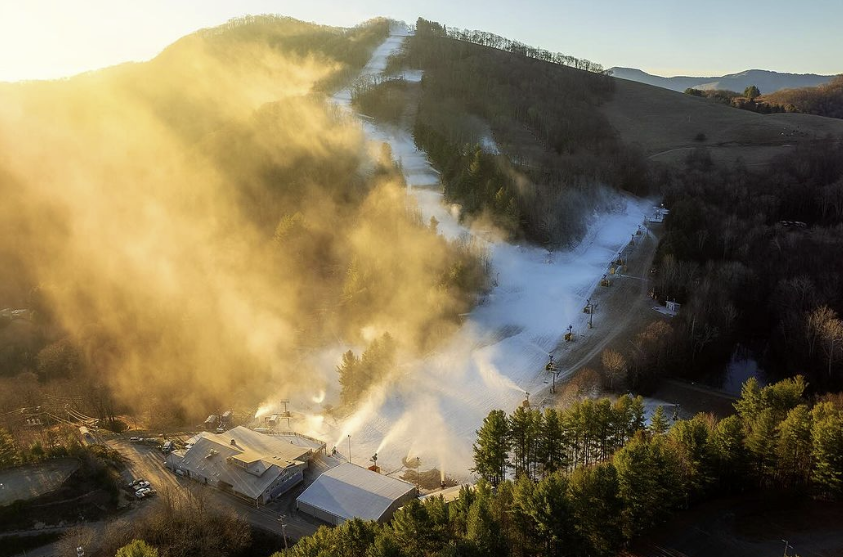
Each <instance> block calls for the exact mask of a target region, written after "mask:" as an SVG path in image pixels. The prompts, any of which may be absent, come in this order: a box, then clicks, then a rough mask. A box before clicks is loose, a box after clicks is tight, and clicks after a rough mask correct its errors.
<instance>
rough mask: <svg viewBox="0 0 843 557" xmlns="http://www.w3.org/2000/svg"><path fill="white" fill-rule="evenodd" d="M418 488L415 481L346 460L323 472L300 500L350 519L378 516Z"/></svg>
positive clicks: (373, 518)
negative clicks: (412, 482)
mask: <svg viewBox="0 0 843 557" xmlns="http://www.w3.org/2000/svg"><path fill="white" fill-rule="evenodd" d="M414 490H415V486H414V485H413V484H410V483H407V482H405V481H402V480H398V479H395V478H390V477H389V476H382V475H381V474H378V473H377V472H372V471H371V470H367V469H366V468H362V467H360V466H357V465H355V464H349V463H345V464H340V465H339V466H337V467H335V468H331V469H330V470H328V471H327V472H325V473H324V474H322V475H321V476H319V478H317V479H316V481H315V482H313V483H312V484H311V485H310V487H308V488H307V489H305V490H304V493H302V494H301V495H299V497H298V499H296V501H298V502H303V503H306V504H308V505H311V506H313V507H316V508H318V509H322V510H323V511H325V512H328V513H330V514H332V515H334V516H338V517H341V518H343V519H346V520H349V519H352V518H355V517H357V518H361V519H363V520H378V519H379V518H381V517H382V516H383V514H384V513H385V512H386V510H387V509H388V508H389V506H390V505H392V503H393V502H395V501H396V500H398V499H400V498H402V497H403V496H405V495H407V494H408V493H410V492H412V491H414Z"/></svg>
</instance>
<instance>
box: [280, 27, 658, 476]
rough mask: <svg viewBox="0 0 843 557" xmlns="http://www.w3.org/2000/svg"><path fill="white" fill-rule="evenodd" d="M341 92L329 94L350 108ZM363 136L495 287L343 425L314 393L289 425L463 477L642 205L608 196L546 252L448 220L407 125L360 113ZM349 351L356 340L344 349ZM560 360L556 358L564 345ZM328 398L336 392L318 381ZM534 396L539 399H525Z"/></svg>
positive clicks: (540, 381) (527, 387) (330, 356)
mask: <svg viewBox="0 0 843 557" xmlns="http://www.w3.org/2000/svg"><path fill="white" fill-rule="evenodd" d="M406 35H407V33H406V31H404V32H401V31H399V32H394V34H393V35H392V36H390V37H389V38H388V39H387V40H386V41H385V42H384V43H383V44H382V45H381V46H380V47H378V48H377V49H376V50H375V52H374V54H373V56H372V59H371V60H370V62H369V63H368V64H367V65H366V67H365V68H364V70H363V73H364V74H367V75H377V74H378V73H380V72H382V71H383V69H384V68H385V66H386V60H387V58H388V57H389V55H390V54H391V53H393V52H395V51H396V50H397V49H398V48H400V46H401V44H402V42H403V40H404V37H405V36H406ZM350 98H351V96H350V92H349V91H348V90H345V91H341V92H339V93H338V94H337V95H335V96H334V98H333V101H334V102H335V103H336V104H337V105H339V106H343V107H346V108H347V109H349V110H350ZM361 125H362V126H363V128H364V130H365V132H366V134H367V135H368V136H369V137H370V139H371V140H372V141H375V142H386V143H388V144H389V145H390V146H391V148H392V153H393V156H394V157H395V159H396V160H398V161H400V162H401V164H402V167H403V169H404V173H405V176H406V179H407V184H408V194H410V195H413V196H414V197H415V199H416V201H417V203H418V205H419V208H420V209H421V211H422V214H423V217H424V219H425V220H428V219H429V218H430V217H431V216H435V217H436V219H437V220H438V221H439V228H438V230H439V232H440V233H441V234H443V235H445V236H446V237H448V238H452V239H453V238H459V237H461V236H465V235H470V236H473V237H474V238H475V239H476V240H477V241H480V242H483V243H484V244H485V245H486V247H487V248H488V250H489V253H490V256H491V260H492V264H493V271H492V272H493V277H494V278H495V280H496V282H497V286H496V287H495V288H494V289H493V290H492V291H491V293H490V294H489V296H488V297H487V299H486V300H485V303H483V304H482V305H480V306H478V307H477V308H476V309H475V310H474V311H473V312H472V313H471V314H469V315H468V316H467V319H466V322H465V323H464V325H463V326H462V328H461V329H460V330H459V332H458V333H457V334H456V335H454V337H453V338H452V339H450V341H448V342H447V343H446V345H445V346H443V347H441V348H440V349H439V350H438V351H437V352H436V353H434V354H430V355H428V356H426V357H425V358H423V359H420V360H417V361H412V362H404V363H402V365H401V367H402V370H401V371H402V373H401V374H400V378H399V379H397V380H395V381H393V382H391V383H390V384H388V385H385V386H383V387H382V388H380V389H378V390H377V392H375V393H373V394H372V395H371V396H370V397H369V399H368V400H367V401H365V402H363V403H362V404H361V405H360V407H359V408H358V409H357V411H356V412H355V413H354V414H352V415H351V416H350V417H348V418H346V419H345V420H343V421H342V422H333V421H331V419H330V418H323V417H322V416H321V415H319V414H320V412H321V406H320V404H321V403H322V402H323V399H325V394H324V393H320V394H319V395H317V397H315V398H314V402H313V404H311V405H310V406H309V407H307V405H305V406H304V407H302V408H301V410H304V411H305V414H306V415H307V416H308V417H307V420H306V421H305V422H302V423H297V424H296V427H297V428H303V429H308V431H304V433H307V434H310V435H314V436H317V437H320V438H322V439H325V440H326V441H327V442H328V446H329V449H330V448H331V446H332V445H336V448H337V450H338V451H339V452H340V453H342V454H347V453H348V441H349V438H348V436H349V435H350V436H351V438H350V440H351V451H352V454H351V457H352V460H353V461H354V462H357V463H358V464H366V463H367V462H368V459H369V458H370V456H371V455H373V454H374V453H375V452H377V453H378V456H379V460H378V463H379V464H380V465H381V466H382V467H383V469H384V470H386V471H390V470H394V469H397V468H400V466H401V460H402V457H407V456H409V457H410V458H411V459H414V458H415V457H419V458H420V459H421V466H422V468H423V469H428V468H433V467H434V466H435V467H439V468H440V469H441V470H444V471H445V472H446V473H448V474H449V475H451V476H453V477H455V478H458V479H468V477H469V476H470V473H469V469H470V468H471V466H472V443H473V440H474V437H475V435H474V434H475V430H477V429H478V428H479V427H480V425H481V424H482V421H483V418H484V417H485V416H486V415H487V414H488V412H489V411H490V410H492V409H495V408H501V409H506V410H511V409H513V408H515V406H516V405H518V404H519V403H520V402H521V401H522V400H524V397H525V392H529V393H531V394H533V395H536V394H538V393H539V392H540V391H542V390H545V389H546V388H547V385H546V383H545V380H546V379H547V378H546V373H545V372H544V365H545V364H546V362H547V356H548V353H549V352H551V351H552V350H554V349H555V347H556V346H557V344H558V342H559V340H560V338H561V336H562V335H563V334H564V332H565V330H566V329H567V327H568V326H569V325H573V327H574V330H575V331H577V332H579V333H583V334H585V333H586V324H585V318H586V316H585V314H583V313H582V307H583V306H584V305H585V299H586V298H587V297H588V296H589V295H590V294H591V292H592V291H593V289H594V288H595V286H596V284H597V282H598V281H599V279H600V277H601V276H602V275H603V274H604V273H605V272H606V269H607V266H608V264H609V261H610V260H611V259H612V258H613V256H614V255H615V254H617V253H618V251H619V250H620V249H621V248H622V247H623V246H624V245H625V244H626V242H628V241H629V238H630V234H631V233H632V232H634V231H635V230H636V229H637V227H638V225H639V224H640V223H641V222H642V221H643V219H644V215H645V211H647V210H648V208H649V204H648V203H647V202H644V201H640V200H634V199H632V198H627V197H620V196H619V197H618V204H617V205H618V208H617V211H616V212H614V213H611V214H600V215H594V217H593V219H592V223H591V225H590V227H589V232H588V234H587V235H586V237H585V239H584V240H583V241H582V242H581V244H580V245H579V246H578V247H577V248H575V249H573V250H570V251H567V252H559V253H554V254H548V252H547V251H545V250H543V249H540V248H537V247H531V246H518V245H512V244H509V243H506V242H501V241H496V240H493V239H489V240H486V239H483V238H480V237H478V236H477V235H476V234H474V233H473V232H472V231H471V230H469V229H467V228H466V227H465V226H463V225H462V224H461V223H460V222H459V211H458V209H457V208H456V207H454V206H448V205H447V204H445V203H444V200H443V196H442V193H441V192H440V189H441V188H439V174H438V172H436V170H434V169H433V167H432V166H431V165H430V162H429V161H428V159H427V157H426V156H425V154H424V153H423V152H421V151H419V150H418V149H417V148H416V146H415V144H414V143H413V140H412V137H411V136H410V135H409V133H407V132H406V131H403V130H400V129H396V128H393V127H387V126H380V125H376V124H374V123H373V122H371V121H369V120H364V121H362V123H361ZM349 348H350V347H347V346H337V347H335V348H334V349H332V350H328V351H326V352H325V353H323V354H322V355H321V358H322V359H323V360H322V361H323V365H325V366H326V367H328V369H329V372H328V373H333V369H334V368H335V366H336V364H337V363H338V362H339V355H340V354H341V353H342V351H343V350H347V349H349ZM353 348H355V349H359V347H353ZM562 357H563V359H562V360H561V363H562V365H563V366H564V354H563V355H562ZM329 391H332V392H329V394H328V397H327V401H328V402H331V401H332V400H331V399H332V398H333V397H334V396H335V395H336V388H332V389H329ZM532 400H533V401H534V402H536V401H538V400H540V399H539V398H537V397H536V396H534V397H532Z"/></svg>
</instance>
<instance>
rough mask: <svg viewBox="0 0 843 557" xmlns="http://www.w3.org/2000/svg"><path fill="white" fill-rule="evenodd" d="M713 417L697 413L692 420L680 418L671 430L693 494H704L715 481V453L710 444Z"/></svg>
mask: <svg viewBox="0 0 843 557" xmlns="http://www.w3.org/2000/svg"><path fill="white" fill-rule="evenodd" d="M710 435H711V418H710V417H709V416H706V415H705V414H697V415H696V416H694V417H693V418H692V419H690V420H680V421H679V422H677V423H676V425H675V426H674V427H673V429H671V430H670V439H671V440H673V441H674V443H675V445H676V447H677V449H678V450H679V456H680V457H681V458H682V460H683V463H684V465H683V467H682V468H683V470H684V476H685V477H684V481H685V484H686V486H687V488H688V489H689V490H690V492H691V493H692V494H695V495H702V494H704V493H705V492H706V491H707V490H708V488H709V487H710V485H711V484H712V483H713V482H714V481H715V479H716V478H715V471H714V455H713V453H712V449H711V447H710V446H709V437H710Z"/></svg>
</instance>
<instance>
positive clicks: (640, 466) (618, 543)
mask: <svg viewBox="0 0 843 557" xmlns="http://www.w3.org/2000/svg"><path fill="white" fill-rule="evenodd" d="M804 389H805V384H804V382H803V381H802V379H801V378H797V379H795V380H788V381H783V382H780V383H777V384H774V385H770V386H768V387H764V388H763V389H762V388H759V387H758V385H757V383H755V382H754V381H750V382H748V383H747V384H746V385H745V386H744V390H743V395H742V397H741V398H740V400H739V401H738V402H737V403H736V405H735V407H736V409H737V414H736V415H734V416H730V417H728V418H725V419H723V420H719V421H718V420H716V419H715V418H713V417H712V416H710V415H706V414H699V415H697V416H695V417H694V418H692V419H690V420H675V421H674V422H673V423H671V420H669V419H668V418H667V417H666V416H665V415H664V412H663V411H662V410H661V409H657V411H656V413H655V414H654V415H653V417H652V419H651V420H650V423H649V424H648V425H645V422H644V419H643V416H642V415H641V412H640V399H639V400H636V399H632V398H630V397H626V398H625V399H618V400H617V401H616V402H614V403H611V402H610V401H608V400H600V401H594V402H591V403H590V405H591V406H590V408H591V409H592V410H593V411H591V412H588V411H584V410H583V409H584V408H585V407H584V406H583V407H582V408H580V409H578V410H571V411H553V412H551V413H547V412H546V413H545V414H543V415H540V414H538V413H537V412H536V411H534V410H530V409H518V410H516V411H515V413H513V414H511V415H510V416H506V415H505V414H504V413H503V412H502V411H493V412H492V413H490V414H489V416H488V417H487V418H486V420H485V422H484V426H483V428H481V430H480V431H478V441H477V444H476V445H475V447H476V448H479V447H480V446H481V445H483V446H485V445H486V441H482V440H483V438H484V436H486V437H488V439H487V441H491V440H496V441H495V443H496V444H497V445H498V446H499V447H500V449H502V450H503V451H505V452H506V455H507V456H506V461H505V462H504V466H505V467H506V470H507V471H508V470H514V474H515V478H514V479H510V477H509V473H508V472H507V476H508V477H507V479H503V478H502V477H501V475H500V471H499V469H498V467H497V465H494V466H492V467H490V468H487V467H486V464H485V459H486V454H487V453H486V452H485V450H481V451H480V453H479V454H478V459H477V460H476V467H477V470H478V473H480V474H481V475H482V476H483V477H484V478H483V479H481V480H480V482H478V484H477V485H476V486H475V487H474V488H472V489H469V488H463V490H462V491H461V492H460V495H459V497H458V498H457V499H456V500H454V501H452V502H450V503H447V504H446V503H445V502H444V501H443V500H442V499H441V498H430V499H427V500H425V501H424V502H419V501H413V502H411V503H409V504H407V505H405V506H404V508H402V509H400V510H399V511H398V512H396V514H395V516H394V518H393V520H392V522H390V523H389V524H386V525H379V524H377V523H374V522H369V523H366V522H363V521H360V520H353V521H349V522H346V523H344V524H343V525H341V526H339V527H337V528H333V529H330V528H327V527H323V528H320V530H319V531H318V532H317V533H316V534H315V535H314V536H311V537H308V538H304V539H302V540H300V541H299V542H298V543H297V544H296V545H295V546H294V547H293V548H292V549H290V550H289V551H288V552H286V553H283V554H280V553H279V554H276V557H279V556H280V555H285V554H286V555H294V556H297V557H305V556H307V557H311V556H316V555H323V554H325V553H326V552H330V553H331V554H335V555H348V556H352V555H371V556H396V557H397V556H408V557H409V556H418V555H454V554H456V555H477V556H486V555H488V556H506V555H517V556H525V555H559V556H561V555H583V556H585V555H591V556H595V555H597V556H600V555H605V556H609V555H616V554H617V551H618V550H619V549H620V548H621V547H622V546H623V545H624V544H626V543H628V542H629V541H631V540H634V539H636V538H637V537H639V536H641V535H642V534H646V533H647V531H648V530H649V529H651V528H653V527H654V526H656V525H658V524H661V523H663V522H666V521H667V520H669V519H670V518H671V517H673V516H674V514H675V513H676V511H678V510H680V509H685V508H687V507H688V506H689V505H694V504H696V503H698V502H701V501H703V500H705V499H707V498H711V497H715V496H719V495H729V494H736V493H741V492H745V491H751V490H756V489H789V490H793V491H794V492H800V491H802V490H808V491H809V492H810V493H812V494H814V495H815V496H818V497H840V496H841V495H843V404H841V400H840V398H839V397H837V398H834V397H832V398H829V399H828V400H821V401H817V402H816V403H815V404H813V405H812V404H810V403H809V402H807V401H806V400H805V398H804V396H803V395H804ZM581 404H585V403H581ZM598 408H603V409H604V410H603V411H597V409H598ZM530 415H532V416H533V417H532V418H526V416H530ZM575 416H578V417H577V418H575ZM612 416H614V421H613V419H612V418H611V417H612ZM556 421H559V422H561V423H563V424H565V423H569V424H572V423H573V422H581V423H582V425H581V426H573V425H568V426H563V427H561V428H557V426H555V425H548V424H554V423H555V422H556ZM528 422H532V423H538V424H539V427H538V428H534V429H532V430H531V429H530V428H529V427H527V428H525V427H524V426H523V425H522V424H524V423H528ZM502 424H503V425H502ZM542 424H543V425H542ZM609 424H614V427H611V426H610V425H609ZM543 429H544V430H545V432H544V433H543V432H542V430H543ZM531 431H532V432H531ZM551 431H553V432H554V433H550V432H551ZM492 432H495V433H492ZM585 432H593V433H592V434H586V433H585ZM601 432H602V433H601ZM584 435H586V436H588V437H589V441H588V442H584V441H582V438H583V436H584ZM557 438H558V441H557ZM525 439H526V440H527V441H528V442H527V444H526V445H525V442H524V440H525ZM529 443H532V446H535V447H537V449H536V451H535V453H532V454H547V451H546V450H545V451H544V453H543V450H542V449H540V447H542V446H544V447H556V446H561V445H563V444H565V443H568V444H569V446H582V447H585V446H590V447H591V449H590V450H587V451H586V453H590V454H592V455H594V456H595V458H594V459H593V460H591V461H590V462H589V463H588V464H586V462H585V461H582V462H580V465H578V466H571V465H569V466H565V465H562V464H561V462H562V459H561V458H560V459H559V463H560V464H557V465H555V466H547V462H550V461H549V460H545V459H538V460H536V459H534V458H530V457H527V458H526V461H524V460H523V459H524V455H525V454H530V453H529V451H526V452H525V449H524V448H523V447H524V446H527V445H529ZM584 443H585V444H584ZM603 445H605V451H604V450H603ZM495 450H498V449H497V448H496V449H495ZM550 452H554V451H550ZM600 452H604V453H605V454H604V455H603V456H602V457H599V458H598V457H597V455H598V453H600ZM524 462H526V465H525V464H524ZM531 466H532V468H531Z"/></svg>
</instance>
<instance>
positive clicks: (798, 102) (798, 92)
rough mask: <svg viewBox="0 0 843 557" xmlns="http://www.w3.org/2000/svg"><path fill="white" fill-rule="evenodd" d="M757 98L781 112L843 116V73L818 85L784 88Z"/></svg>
mask: <svg viewBox="0 0 843 557" xmlns="http://www.w3.org/2000/svg"><path fill="white" fill-rule="evenodd" d="M758 100H759V102H762V103H764V104H767V105H769V106H771V107H776V108H777V109H779V110H781V111H783V112H802V113H804V114H816V115H817V116H828V117H829V118H843V75H838V76H837V77H835V78H834V79H832V80H831V81H830V82H828V83H826V84H823V85H820V86H818V87H804V88H801V89H784V90H782V91H776V92H775V93H772V94H769V95H763V96H762V97H760V98H759V99H758Z"/></svg>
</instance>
